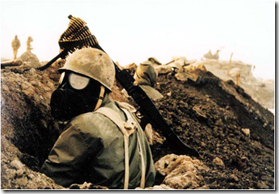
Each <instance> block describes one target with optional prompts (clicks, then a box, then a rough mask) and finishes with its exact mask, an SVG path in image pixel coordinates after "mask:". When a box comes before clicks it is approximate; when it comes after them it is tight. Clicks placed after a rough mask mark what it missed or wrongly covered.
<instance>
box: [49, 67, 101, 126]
mask: <svg viewBox="0 0 279 194" xmlns="http://www.w3.org/2000/svg"><path fill="white" fill-rule="evenodd" d="M104 94H105V88H104V86H102V85H101V84H100V83H99V82H97V81H96V80H94V79H91V78H89V77H86V76H84V75H81V74H77V73H74V72H72V71H65V72H63V73H62V74H61V77H60V80H59V87H58V88H57V89H56V90H55V91H54V92H53V93H52V96H51V100H50V107H51V115H52V117H53V118H54V119H55V120H58V121H62V122H65V121H68V120H70V119H72V118H73V117H75V116H77V115H80V114H83V113H86V112H91V111H94V110H96V109H98V108H99V107H100V105H101V103H102V100H103V97H104Z"/></svg>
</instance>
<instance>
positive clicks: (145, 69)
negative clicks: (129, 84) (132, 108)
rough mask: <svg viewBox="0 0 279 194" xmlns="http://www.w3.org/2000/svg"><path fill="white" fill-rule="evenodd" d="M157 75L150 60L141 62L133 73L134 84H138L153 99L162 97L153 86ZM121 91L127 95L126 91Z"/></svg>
mask: <svg viewBox="0 0 279 194" xmlns="http://www.w3.org/2000/svg"><path fill="white" fill-rule="evenodd" d="M157 77H158V73H157V71H156V69H155V68H154V66H153V65H152V63H151V62H150V61H145V62H143V63H141V64H140V65H139V66H138V68H137V70H136V72H135V75H134V79H135V82H134V84H135V85H139V86H140V87H141V88H142V89H143V90H144V92H145V93H146V95H147V96H148V97H149V98H150V99H152V100H153V101H156V100H158V99H161V98H163V95H162V94H161V93H160V92H159V91H158V90H156V89H155V88H153V87H154V85H155V84H156V82H157ZM123 93H124V94H125V95H126V96H127V95H128V94H127V92H126V93H125V92H124V91H123Z"/></svg>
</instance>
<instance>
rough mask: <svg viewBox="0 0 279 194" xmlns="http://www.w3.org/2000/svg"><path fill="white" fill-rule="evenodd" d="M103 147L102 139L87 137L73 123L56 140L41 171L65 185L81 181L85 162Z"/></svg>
mask: <svg viewBox="0 0 279 194" xmlns="http://www.w3.org/2000/svg"><path fill="white" fill-rule="evenodd" d="M89 141H90V142H89ZM102 148H103V144H102V141H101V139H99V138H92V137H91V138H87V137H86V135H85V134H84V133H81V131H80V130H79V129H78V127H77V126H73V125H71V126H70V127H69V128H68V129H66V130H65V131H64V132H63V133H62V134H61V135H60V137H59V138H58V140H57V141H56V143H55V145H54V146H53V148H52V150H51V152H50V154H49V156H48V158H47V160H46V161H45V162H44V164H43V166H42V168H41V172H42V173H44V174H46V175H47V176H49V177H50V178H52V179H53V180H54V181H55V182H56V183H57V184H59V185H62V186H64V187H67V186H70V185H71V184H72V183H80V182H81V181H82V180H83V179H82V178H81V177H82V176H83V174H82V173H81V172H82V170H83V169H82V166H83V164H84V163H85V162H86V161H87V159H88V157H89V156H90V157H92V156H94V155H96V154H97V153H98V152H99V151H100V150H102Z"/></svg>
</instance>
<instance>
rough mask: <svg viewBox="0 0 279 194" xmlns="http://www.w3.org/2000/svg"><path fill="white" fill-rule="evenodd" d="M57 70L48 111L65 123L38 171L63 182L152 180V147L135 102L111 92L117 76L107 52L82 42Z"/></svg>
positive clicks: (118, 184)
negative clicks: (123, 100) (119, 98)
mask: <svg viewBox="0 0 279 194" xmlns="http://www.w3.org/2000/svg"><path fill="white" fill-rule="evenodd" d="M59 72H60V73H61V78H60V81H59V87H58V88H57V90H55V91H54V92H53V94H52V97H51V103H50V105H51V113H52V116H53V117H54V118H55V119H56V120H59V121H63V122H67V125H66V127H65V130H64V132H63V133H62V134H61V135H60V137H59V138H58V140H57V141H56V143H55V145H54V146H53V148H52V150H51V151H50V153H49V156H48V158H47V159H46V161H45V162H44V164H43V166H42V168H41V172H42V173H45V174H46V175H47V176H49V177H50V178H52V179H53V180H54V181H55V182H56V183H57V184H60V185H62V186H64V187H68V186H70V185H71V184H73V183H77V184H82V183H84V182H85V181H86V182H90V183H92V184H94V185H100V186H106V187H108V188H111V189H123V188H124V189H128V188H129V189H130V188H136V187H142V188H144V187H150V186H153V184H154V180H155V169H154V162H153V159H152V154H151V150H150V147H149V145H148V142H147V139H146V137H145V135H144V132H143V130H142V129H141V127H140V125H139V123H138V122H137V120H136V118H135V117H134V115H133V114H132V112H133V111H134V110H133V107H131V106H130V105H128V104H124V103H120V102H117V101H114V100H111V98H110V96H109V94H110V92H111V90H112V86H113V83H114V80H115V68H114V65H113V62H112V61H111V59H110V58H109V56H108V55H107V54H106V53H104V52H102V51H100V50H98V49H93V48H83V49H81V50H78V51H76V52H74V53H73V54H72V55H71V56H70V57H69V58H68V59H67V62H66V63H65V66H64V67H63V68H61V69H60V70H59Z"/></svg>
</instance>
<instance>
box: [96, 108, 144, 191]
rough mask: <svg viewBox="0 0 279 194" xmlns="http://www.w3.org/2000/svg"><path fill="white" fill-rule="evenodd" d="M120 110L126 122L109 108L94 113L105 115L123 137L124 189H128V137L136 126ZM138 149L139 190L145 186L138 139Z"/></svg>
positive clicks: (142, 159) (125, 111) (127, 114)
mask: <svg viewBox="0 0 279 194" xmlns="http://www.w3.org/2000/svg"><path fill="white" fill-rule="evenodd" d="M121 110H123V111H124V113H125V115H126V117H127V121H126V122H125V121H123V120H122V119H121V118H120V116H119V114H118V113H117V112H116V111H115V110H113V109H110V108H107V107H101V108H99V109H97V110H96V111H95V112H99V113H101V114H103V115H105V116H106V117H107V118H109V119H110V120H111V121H112V122H114V123H115V124H116V125H117V126H118V128H119V130H120V131H121V132H122V134H123V135H124V151H125V175H124V189H128V186H129V136H130V135H131V134H133V133H134V132H135V130H136V129H137V125H136V123H135V121H134V120H133V118H132V116H131V115H130V113H129V112H128V111H127V110H126V109H124V108H121ZM138 143H139V147H140V155H141V163H142V175H141V183H140V186H141V188H144V185H145V163H144V158H143V157H144V156H143V153H142V146H141V144H140V141H139V139H138Z"/></svg>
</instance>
